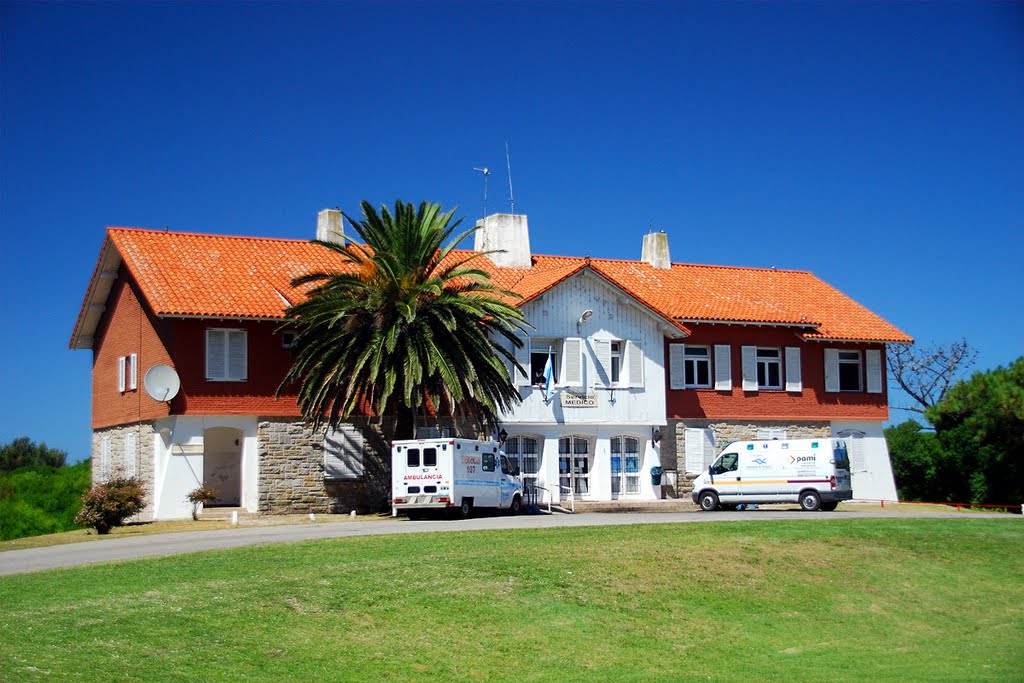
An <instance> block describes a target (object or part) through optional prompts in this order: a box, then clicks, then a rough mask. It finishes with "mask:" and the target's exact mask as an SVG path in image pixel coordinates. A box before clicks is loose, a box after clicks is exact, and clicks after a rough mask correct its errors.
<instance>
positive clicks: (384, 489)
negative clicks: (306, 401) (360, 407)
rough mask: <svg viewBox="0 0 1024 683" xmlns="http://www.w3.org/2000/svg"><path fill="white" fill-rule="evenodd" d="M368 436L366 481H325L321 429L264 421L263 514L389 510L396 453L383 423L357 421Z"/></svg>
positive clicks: (281, 420)
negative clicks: (392, 469)
mask: <svg viewBox="0 0 1024 683" xmlns="http://www.w3.org/2000/svg"><path fill="white" fill-rule="evenodd" d="M346 424H350V425H354V426H356V427H357V428H358V429H359V432H360V434H361V435H362V436H363V467H364V472H363V476H362V477H361V478H359V479H355V480H351V481H338V482H331V481H324V452H323V435H324V430H323V429H322V428H321V429H319V430H317V431H316V432H314V431H313V430H312V429H311V428H310V427H309V425H307V424H306V423H305V422H304V421H301V420H295V419H292V418H264V419H261V420H260V423H259V432H258V441H259V510H260V512H262V513H267V514H289V513H306V512H319V513H346V512H349V511H351V510H356V511H358V512H377V511H382V510H386V509H388V508H389V506H390V503H389V499H390V493H391V451H390V448H389V446H388V439H387V438H386V437H385V434H384V433H383V430H382V428H381V425H380V423H379V422H376V421H371V420H369V419H366V418H363V419H353V420H350V421H349V422H347V423H346Z"/></svg>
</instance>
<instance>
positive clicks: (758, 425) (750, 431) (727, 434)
mask: <svg viewBox="0 0 1024 683" xmlns="http://www.w3.org/2000/svg"><path fill="white" fill-rule="evenodd" d="M669 425H670V426H671V427H672V431H671V432H670V433H671V435H672V436H673V437H674V441H675V443H674V452H675V461H674V462H675V466H676V469H677V470H678V472H679V475H678V479H677V487H678V489H677V495H678V496H679V497H684V496H688V495H689V494H690V492H691V491H692V490H693V480H694V478H695V475H693V474H684V473H685V472H686V438H685V430H686V429H710V430H711V432H712V434H713V435H714V439H715V457H717V456H718V454H719V453H721V452H722V449H724V448H725V447H726V446H727V445H728V444H730V443H732V442H733V441H751V440H753V439H756V438H757V430H759V429H785V430H786V438H787V439H826V438H829V437H831V436H832V426H831V423H829V422H827V421H822V422H786V421H779V420H764V421H750V420H740V421H736V422H730V421H725V420H669ZM662 448H663V449H665V446H662ZM664 452H665V450H663V451H662V453H664ZM663 458H664V459H665V461H666V462H668V458H667V457H665V456H664V455H663Z"/></svg>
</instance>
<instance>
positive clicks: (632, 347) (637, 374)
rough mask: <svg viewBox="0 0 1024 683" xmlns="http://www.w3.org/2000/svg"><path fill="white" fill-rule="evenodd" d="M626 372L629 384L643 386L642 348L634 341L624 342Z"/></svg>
mask: <svg viewBox="0 0 1024 683" xmlns="http://www.w3.org/2000/svg"><path fill="white" fill-rule="evenodd" d="M625 366H626V368H627V370H626V372H628V373H629V386H631V387H641V388H642V387H643V386H644V350H643V349H642V348H641V347H640V345H639V344H637V343H636V342H631V341H627V342H626V362H625Z"/></svg>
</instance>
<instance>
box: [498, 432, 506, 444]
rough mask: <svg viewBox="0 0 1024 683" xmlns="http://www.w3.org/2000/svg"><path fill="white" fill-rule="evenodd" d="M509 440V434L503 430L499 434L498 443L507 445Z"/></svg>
mask: <svg viewBox="0 0 1024 683" xmlns="http://www.w3.org/2000/svg"><path fill="white" fill-rule="evenodd" d="M507 438H508V432H506V431H505V430H504V429H502V430H501V431H500V432H498V441H500V442H501V443H505V439H507Z"/></svg>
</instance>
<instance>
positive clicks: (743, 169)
mask: <svg viewBox="0 0 1024 683" xmlns="http://www.w3.org/2000/svg"><path fill="white" fill-rule="evenodd" d="M0 43H2V45H0V50H2V55H0V57H2V60H0V70H2V71H0V77H2V78H0V88H2V91H0V107H2V109H0V124H2V128H0V164H2V166H0V172H2V177H0V180H2V183H0V226H2V235H3V252H2V253H3V268H2V269H0V278H2V286H3V292H4V294H3V297H2V298H0V302H2V306H3V309H2V313H3V320H4V321H5V323H4V324H5V328H6V333H5V334H3V335H0V345H2V346H0V351H2V353H0V363H2V368H0V376H2V378H3V389H4V391H2V392H0V442H6V441H9V440H10V439H12V438H14V437H16V436H20V435H27V436H30V437H31V438H33V439H35V440H44V441H46V442H47V443H48V444H50V445H52V446H57V447H59V448H63V449H65V450H67V451H68V452H69V453H70V455H71V458H72V459H78V458H81V457H85V456H86V455H87V454H88V449H89V416H90V389H89V387H90V384H89V382H90V377H89V374H90V367H91V360H92V359H91V354H90V353H89V352H88V351H74V352H72V351H70V350H68V348H67V344H68V339H69V336H70V333H71V329H72V326H73V324H74V321H75V317H76V316H77V314H78V310H79V307H80V305H81V301H82V297H83V295H84V292H85V288H86V285H87V283H88V279H89V277H90V275H91V273H92V269H93V267H94V265H95V261H96V257H97V255H98V252H99V248H100V246H101V244H102V240H103V230H104V228H105V227H106V226H108V225H133V226H142V227H151V228H163V227H165V226H167V227H170V228H171V229H173V230H190V231H202V232H216V233H229V234H247V235H266V236H280V237H295V238H308V237H312V236H313V233H314V228H315V215H316V213H317V211H318V210H319V209H322V208H325V207H334V206H340V207H341V208H342V209H344V210H346V211H348V212H349V213H356V212H357V211H358V202H359V201H360V200H362V199H367V200H369V201H371V202H372V203H374V204H379V203H381V202H387V203H391V202H393V201H394V199H396V198H402V199H404V200H406V201H414V202H418V201H420V200H421V199H429V200H432V201H436V202H440V203H442V204H443V205H445V206H446V207H451V206H454V205H456V204H457V205H460V206H461V207H462V210H461V213H462V215H464V216H465V217H466V218H467V220H469V221H472V220H473V219H475V218H477V217H478V216H479V215H480V213H481V200H482V192H483V183H482V178H481V176H480V175H479V174H478V173H475V172H474V171H473V170H472V169H473V167H474V166H477V167H479V166H488V167H490V168H491V169H492V171H493V175H492V176H491V179H490V187H489V190H490V192H489V200H488V209H489V210H490V211H495V210H503V211H507V210H508V201H507V198H508V190H507V176H506V173H505V170H504V169H505V142H506V141H508V143H509V146H510V150H511V159H512V175H513V178H512V179H513V187H514V190H515V198H516V210H517V211H518V212H523V213H526V214H528V215H529V218H530V233H531V234H530V238H531V243H532V247H533V250H534V251H535V252H537V253H554V254H574V255H580V254H590V255H592V256H601V257H614V258H638V257H639V255H640V244H641V239H642V236H643V234H644V233H645V232H646V231H647V230H648V229H649V227H650V226H653V227H655V228H657V229H664V230H665V231H666V232H668V234H669V243H670V247H671V252H672V259H673V260H674V261H683V262H692V263H714V264H727V265H743V266H773V265H774V266H776V267H779V268H798V269H809V270H812V271H813V272H814V273H816V274H817V275H818V276H819V277H821V278H822V279H824V280H825V281H827V282H829V283H831V284H833V285H834V286H836V287H838V288H839V289H841V290H842V291H844V292H845V293H847V294H849V295H850V296H852V297H853V298H855V299H857V300H858V301H860V302H861V303H863V304H865V305H866V306H868V307H869V308H871V309H872V310H874V311H875V312H877V313H879V314H880V315H882V316H883V317H885V318H886V319H888V320H890V321H891V322H893V323H894V324H896V325H897V326H899V327H900V328H901V329H903V330H905V331H906V332H908V333H909V334H911V335H913V336H914V337H915V338H917V339H918V340H920V341H922V342H929V341H932V340H934V341H938V342H941V343H948V342H950V341H953V340H955V339H958V338H959V337H961V336H966V337H967V338H968V340H969V341H970V342H971V343H972V344H973V345H974V346H975V347H977V348H978V349H979V351H980V352H981V356H980V358H979V363H978V367H980V368H988V367H994V366H996V365H999V364H1006V363H1008V362H1010V361H1012V360H1013V359H1015V358H1016V357H1018V356H1019V355H1021V353H1022V350H1024V344H1022V342H1021V339H1022V336H1024V323H1022V318H1024V305H1022V303H1021V298H1022V296H1021V291H1022V289H1024V288H1022V282H1024V278H1022V275H1021V269H1022V267H1021V255H1022V254H1024V235H1022V229H1024V5H1020V4H1016V5H1014V4H1010V3H982V2H977V3H955V4H954V3H943V2H933V3H913V4H911V3H893V4H884V3H798V4H790V3H756V4H755V3H743V4H730V3H698V2H693V3H643V4H637V3H630V4H626V3H532V2H529V3H528V2H518V3H454V4H441V3H415V4H406V3H387V4H384V3H380V4H378V3H373V4H370V3H357V4H341V3H292V4H256V3H218V4H206V3H189V4H181V3H160V4H156V3H146V4H134V3H133V4H114V3H103V4H56V3H49V4H43V3H25V2H6V3H3V4H2V5H0ZM894 418H896V419H902V415H900V414H899V413H896V414H894Z"/></svg>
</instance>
